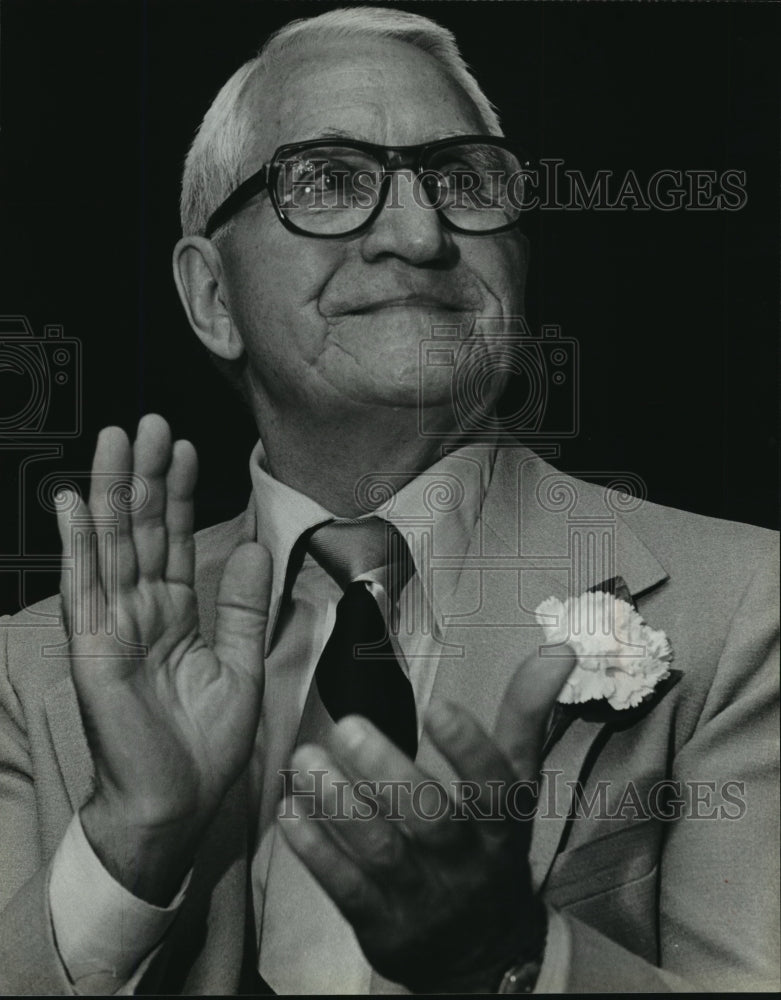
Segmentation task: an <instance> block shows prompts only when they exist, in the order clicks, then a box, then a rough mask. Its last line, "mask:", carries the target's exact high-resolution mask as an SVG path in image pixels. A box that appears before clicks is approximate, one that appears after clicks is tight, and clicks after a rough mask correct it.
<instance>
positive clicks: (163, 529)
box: [89, 414, 198, 599]
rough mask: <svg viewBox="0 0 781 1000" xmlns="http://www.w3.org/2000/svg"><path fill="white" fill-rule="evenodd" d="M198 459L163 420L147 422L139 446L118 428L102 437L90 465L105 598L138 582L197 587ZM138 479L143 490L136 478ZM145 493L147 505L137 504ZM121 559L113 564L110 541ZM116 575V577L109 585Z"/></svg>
mask: <svg viewBox="0 0 781 1000" xmlns="http://www.w3.org/2000/svg"><path fill="white" fill-rule="evenodd" d="M197 475H198V458H197V455H196V452H195V448H194V447H193V446H192V444H190V442H189V441H177V442H176V443H175V444H172V441H171V431H170V429H169V427H168V424H167V423H166V421H165V420H163V418H162V417H160V416H158V415H156V414H148V415H147V416H145V417H142V418H141V420H140V421H139V424H138V431H137V434H136V440H135V442H134V444H133V445H132V447H131V445H130V442H129V441H128V438H127V435H126V434H125V432H124V431H123V430H122V429H121V428H119V427H106V428H104V429H103V430H102V431H101V432H100V434H99V435H98V441H97V445H96V448H95V457H94V459H93V463H92V484H91V489H90V499H89V513H90V515H91V519H92V528H93V530H94V531H95V532H96V534H97V538H98V552H99V564H100V571H101V580H102V584H103V587H104V590H105V592H106V594H107V597H109V599H110V595H111V594H112V593H113V589H114V581H116V584H117V585H118V587H119V589H120V590H126V589H128V588H130V587H133V586H135V584H136V582H137V580H138V578H139V577H141V578H144V579H148V580H157V579H160V578H163V577H164V578H165V579H166V581H168V582H178V583H183V584H185V585H187V586H192V585H193V583H194V577H195V543H194V539H193V526H194V504H193V496H194V493H195V484H196V479H197ZM134 478H135V479H137V480H138V481H139V482H138V485H135V484H133V482H132V480H133V479H134ZM139 489H141V490H142V491H143V495H142V499H143V502H142V503H140V504H136V505H135V507H134V504H133V502H132V498H133V496H134V495H135V494H136V493H137V492H138V490H139ZM114 538H115V539H116V556H115V558H112V555H113V551H112V539H114ZM109 577H111V579H109Z"/></svg>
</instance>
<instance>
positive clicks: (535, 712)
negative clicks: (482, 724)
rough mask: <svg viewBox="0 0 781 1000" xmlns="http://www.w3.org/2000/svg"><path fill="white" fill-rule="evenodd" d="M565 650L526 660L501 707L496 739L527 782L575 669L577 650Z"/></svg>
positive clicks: (537, 655) (535, 775) (536, 766)
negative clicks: (560, 697) (550, 721)
mask: <svg viewBox="0 0 781 1000" xmlns="http://www.w3.org/2000/svg"><path fill="white" fill-rule="evenodd" d="M566 650H568V651H569V652H568V653H567V652H566ZM562 652H563V655H559V656H542V655H540V654H536V655H534V656H530V657H529V658H528V659H527V660H525V661H524V662H523V663H522V664H521V666H520V667H519V669H518V670H517V671H516V673H515V675H514V677H513V678H512V680H511V681H510V683H509V685H508V687H507V691H506V692H505V696H504V698H503V699H502V704H501V706H500V709H499V716H498V719H497V722H496V726H495V728H494V740H495V741H496V744H497V746H498V747H499V748H500V749H501V750H502V751H503V752H504V753H505V754H506V755H507V757H508V758H509V760H510V761H511V762H512V765H513V769H514V771H515V774H516V776H517V777H518V778H520V779H522V780H525V781H533V780H534V779H536V777H537V772H538V771H539V768H540V763H541V761H540V758H541V754H542V745H543V741H544V739H545V729H546V726H547V723H548V718H549V716H550V713H551V711H552V709H553V706H554V704H555V702H556V697H557V695H558V694H559V692H560V691H561V689H562V687H563V686H564V682H565V681H566V680H567V678H568V677H569V675H570V674H571V673H572V671H573V670H574V668H575V661H576V657H575V653H574V651H573V650H572V649H571V648H570V647H569V646H566V647H564V650H563V651H562Z"/></svg>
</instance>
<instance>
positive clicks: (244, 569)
mask: <svg viewBox="0 0 781 1000" xmlns="http://www.w3.org/2000/svg"><path fill="white" fill-rule="evenodd" d="M522 165H523V164H522V159H521V158H520V156H519V154H517V152H516V151H515V150H514V149H513V147H512V145H511V144H510V143H508V142H506V141H505V140H504V139H502V137H501V131H500V128H499V124H498V121H497V119H496V116H495V114H494V113H493V111H492V109H491V107H490V105H489V103H488V101H487V100H486V98H485V97H484V95H483V94H482V92H481V91H480V89H479V88H478V86H477V84H476V82H475V80H474V79H473V77H472V76H471V75H470V74H469V72H468V71H467V69H466V67H465V65H464V63H463V61H462V60H461V58H460V56H459V55H458V51H457V49H456V47H455V44H454V42H453V39H452V37H451V36H450V35H449V34H448V33H447V32H446V31H444V30H443V29H441V28H440V27H438V26H437V25H435V24H434V23H433V22H431V21H428V20H426V19H424V18H421V17H418V16H416V15H414V14H408V13H402V12H398V11H391V10H385V9H359V8H353V9H351V10H347V11H332V12H329V13H327V14H323V15H321V16H320V17H316V18H313V19H311V20H308V21H306V22H298V23H294V24H291V25H289V26H288V27H287V28H285V29H283V30H282V31H281V32H280V33H278V34H277V35H276V36H274V37H273V38H272V39H271V40H270V41H269V42H268V43H267V45H266V46H265V48H264V49H263V50H262V52H261V54H260V55H259V57H258V58H257V59H255V60H252V61H251V62H249V63H248V64H247V65H245V66H244V67H242V68H241V69H240V70H239V71H238V72H237V73H236V74H235V75H234V76H233V77H232V78H231V79H230V80H229V81H228V83H227V84H226V85H225V86H224V87H223V89H222V91H221V92H220V94H219V95H218V96H217V98H216V100H215V102H214V104H213V105H212V107H211V108H210V110H209V111H208V113H207V115H206V117H205V119H204V122H203V124H202V126H201V129H200V131H199V132H198V135H197V137H196V139H195V141H194V143H193V146H192V149H191V151H190V154H189V157H188V160H187V165H186V168H185V175H184V183H183V194H182V219H183V227H184V237H183V238H182V240H180V242H179V243H178V245H177V247H176V251H175V254H174V265H175V277H176V282H177V287H178V289H179V293H180V296H181V299H182V302H183V304H184V308H185V310H186V313H187V316H188V319H189V321H190V324H191V325H192V327H193V329H194V331H195V332H196V334H197V335H198V337H199V338H200V339H201V341H202V342H203V343H204V344H205V345H206V346H207V348H208V349H209V350H210V351H211V352H212V354H213V355H214V356H215V359H216V360H217V362H218V363H219V364H220V366H221V367H223V368H224V369H225V371H226V374H228V376H229V377H230V378H232V379H233V380H234V381H235V382H236V384H237V386H238V388H239V389H240V391H241V392H242V393H243V394H244V396H245V398H246V400H247V401H248V402H249V404H250V406H251V408H252V410H253V413H254V415H255V418H256V421H257V425H258V430H259V433H260V443H259V445H258V446H257V449H256V450H255V452H254V453H253V455H252V459H251V466H250V470H251V476H252V485H253V495H252V500H251V503H250V506H249V509H248V511H247V513H246V515H244V516H243V517H241V518H239V519H237V520H236V521H233V522H230V523H228V524H224V525H218V526H216V527H215V528H212V529H209V530H207V531H206V532H203V533H201V534H200V535H198V536H197V537H196V538H195V539H194V538H193V534H192V521H193V515H192V497H193V489H194V483H195V477H196V456H195V451H194V449H193V447H192V446H191V445H190V444H188V443H187V442H183V441H178V442H176V443H172V441H171V437H170V433H169V430H168V427H167V425H166V424H165V422H164V421H163V420H162V419H161V418H159V417H156V416H148V417H145V418H144V419H143V420H142V421H141V423H140V424H139V427H138V432H137V436H136V438H135V441H134V443H133V444H132V445H131V444H130V443H129V441H128V439H127V437H126V436H125V434H124V433H123V432H122V431H120V430H118V429H116V428H109V429H107V430H105V431H104V432H103V433H102V434H101V435H100V438H99V440H98V445H97V449H96V453H95V459H94V465H93V486H92V490H91V494H90V498H89V503H88V504H86V503H84V502H83V501H81V500H80V499H78V498H76V497H74V496H72V495H66V494H63V495H62V497H61V499H62V501H63V505H62V511H61V513H60V526H61V532H62V537H63V544H64V549H65V561H64V571H63V577H62V605H61V606H60V605H59V604H57V603H56V602H48V603H46V604H45V605H44V606H43V607H38V608H32V609H29V610H28V611H27V612H23V613H22V614H21V615H19V616H17V617H16V618H14V619H12V620H9V621H8V622H7V623H6V625H7V627H6V628H5V629H4V636H3V638H4V646H3V648H4V666H3V670H2V673H0V697H2V715H1V716H0V795H1V796H2V799H1V801H2V816H3V820H2V828H1V829H0V838H2V840H1V841H0V865H2V873H3V874H2V881H1V882H0V893H1V894H2V896H1V897H0V898H1V902H2V906H3V910H2V915H1V916H0V986H1V987H2V989H3V991H5V992H14V991H16V992H22V993H61V994H68V993H85V992H86V993H89V992H93V993H95V992H98V993H111V992H117V991H120V992H124V993H132V992H165V993H189V994H193V993H195V994H203V993H236V992H263V991H269V990H270V991H274V992H280V993H286V992H302V993H318V992H322V993H351V992H377V993H386V992H388V993H393V992H403V991H404V990H409V991H413V992H463V991H468V992H532V991H534V990H536V991H539V992H564V991H573V992H595V991H602V992H611V991H613V992H616V991H629V992H632V991H637V992H649V991H655V990H679V989H681V990H683V989H692V988H693V989H713V988H714V987H715V988H720V989H723V988H746V989H771V988H773V987H774V985H775V975H776V973H775V971H774V965H773V955H774V948H773V940H774V938H773V933H772V929H771V928H770V926H769V923H771V922H772V919H773V913H774V910H775V907H774V905H773V890H772V888H771V886H772V884H773V878H772V873H773V870H774V867H775V866H776V864H777V852H776V850H775V848H774V845H773V841H774V839H775V818H774V817H775V805H774V789H775V779H774V775H775V772H774V769H773V758H774V750H775V731H774V723H773V708H774V695H773V685H774V682H775V675H776V670H775V667H774V665H773V656H774V653H775V651H776V646H775V642H776V636H777V632H776V625H775V621H774V615H773V606H774V594H775V587H776V582H775V579H774V575H773V574H774V570H775V559H773V558H772V555H773V553H772V549H773V547H774V544H775V539H774V536H773V535H771V534H770V533H769V532H764V531H761V530H760V529H755V528H750V527H747V526H742V525H734V524H733V525H728V524H725V523H724V522H716V521H713V520H710V519H705V518H701V517H695V516H693V515H689V514H683V513H681V512H677V511H673V510H668V509H662V508H659V507H655V506H653V505H650V504H640V503H638V504H635V505H631V504H626V503H625V502H624V501H625V498H624V501H622V499H621V497H620V496H618V495H616V494H613V493H611V492H610V491H604V490H602V489H599V488H597V487H594V486H589V485H587V484H585V483H580V482H578V481H576V480H571V479H568V478H567V477H564V476H562V475H560V474H557V473H556V472H555V470H553V469H552V468H551V467H550V466H548V465H546V464H545V463H544V462H543V461H542V460H541V459H540V458H539V457H537V456H535V455H534V454H532V453H531V452H529V451H527V450H526V449H523V448H520V447H516V446H506V447H499V444H498V443H497V442H498V441H499V439H500V438H501V433H500V432H501V423H500V422H497V421H495V420H493V419H492V418H493V412H494V408H495V406H496V403H497V401H498V399H499V396H500V394H501V392H502V390H503V388H504V384H505V374H503V373H505V372H506V365H505V364H504V363H503V361H502V359H503V357H504V355H503V353H502V352H503V351H505V350H506V343H507V332H508V330H510V329H516V328H517V320H518V317H519V316H521V314H522V295H523V278H524V271H525V266H526V245H525V242H524V240H523V238H522V237H521V236H520V235H519V233H518V230H517V227H516V223H517V221H518V217H519V214H520V208H519V203H518V200H517V199H516V198H514V197H513V196H512V191H513V183H514V181H515V180H516V179H517V177H518V176H519V174H520V172H521V170H522ZM437 331H446V332H447V331H449V334H448V336H449V337H450V338H451V339H450V340H447V337H445V339H444V340H440V341H439V342H438V344H439V356H440V362H441V363H433V364H428V363H427V362H425V361H423V360H422V359H423V353H422V348H423V346H424V345H425V344H426V342H428V341H429V340H432V335H433V337H434V339H436V335H437ZM453 338H455V340H456V347H455V348H453V345H452V342H451V341H452V339H453ZM443 345H444V346H443ZM448 345H449V346H448ZM435 347H437V345H436V344H435ZM435 353H436V351H435ZM454 355H457V358H454ZM454 365H455V373H454ZM424 369H425V371H424ZM459 371H461V372H463V371H472V372H473V373H474V372H477V381H478V384H479V386H480V391H479V392H476V393H472V394H471V395H468V394H466V395H465V394H464V392H462V391H461V389H460V388H459V383H458V379H457V378H456V374H457V373H458V372H459ZM454 379H455V381H454ZM423 383H425V393H423V392H422V391H421V386H422V384H423ZM454 386H455V390H454ZM504 443H505V444H506V442H504ZM131 477H132V484H133V485H134V486H135V487H137V488H138V489H140V490H141V492H142V502H140V503H138V504H136V505H135V506H134V505H133V504H130V505H126V504H122V503H119V504H118V503H116V494H115V487H116V484H117V480H119V481H122V482H124V481H128V480H130V479H131ZM562 496H565V497H566V498H569V499H568V502H567V503H562ZM622 502H624V506H625V507H626V510H625V511H624V512H623V513H622V512H620V508H621V504H622ZM606 592H607V593H609V594H614V595H615V596H616V597H618V598H621V599H623V601H624V603H623V605H621V606H622V607H624V608H627V605H631V604H635V605H636V607H637V608H638V609H639V611H640V612H641V613H642V615H643V617H644V618H646V619H647V620H648V622H649V623H650V624H651V625H652V626H653V627H654V629H663V630H664V632H665V633H666V636H667V637H668V638H669V641H670V643H671V644H672V651H673V656H674V659H673V661H672V666H673V669H671V670H668V669H666V668H665V670H664V673H663V674H662V675H661V676H662V678H663V679H662V680H661V682H660V683H659V684H657V685H656V686H654V685H653V684H650V683H649V685H648V687H647V689H643V688H641V689H639V690H638V692H636V693H637V697H636V698H635V697H631V698H629V700H628V701H627V702H626V705H627V706H628V707H623V708H620V706H619V708H620V710H619V709H617V708H616V707H614V705H613V704H612V703H611V704H605V703H601V702H598V703H596V705H595V704H593V703H591V702H589V703H588V704H587V705H586V706H581V705H577V704H576V705H572V704H570V705H561V704H557V696H559V695H560V692H561V690H562V687H563V685H564V684H565V681H566V680H567V679H568V678H570V676H571V675H572V672H573V669H574V668H575V665H576V661H575V650H574V649H573V646H572V645H570V644H567V643H566V642H564V641H563V640H562V639H561V636H564V637H565V638H566V637H568V633H567V625H568V624H569V625H570V626H571V625H572V621H571V620H570V621H569V622H567V621H564V622H562V621H559V622H558V624H559V625H560V626H561V627H562V628H563V629H564V631H563V632H562V633H561V636H560V639H559V641H558V643H557V644H554V645H548V646H546V645H545V640H544V635H543V632H542V630H541V628H540V627H539V625H538V622H537V618H536V617H535V615H534V609H535V608H536V607H537V606H538V604H539V603H540V602H541V601H542V600H543V599H545V598H547V597H549V596H551V595H552V596H554V597H558V598H561V599H562V600H564V599H566V598H567V597H573V598H575V597H577V595H580V594H582V593H590V594H591V595H592V598H593V601H592V603H594V602H595V601H597V598H598V597H599V601H600V602H602V603H600V604H599V606H600V607H604V608H610V607H618V606H619V605H612V604H611V603H610V600H609V598H605V597H604V594H605V593H606ZM558 607H559V609H560V611H561V609H562V608H563V606H562V605H558ZM46 613H49V614H52V613H55V614H57V615H58V617H60V618H62V619H64V621H63V626H58V627H57V628H55V629H52V628H50V627H49V628H46V627H43V626H42V625H41V621H42V615H45V614H46ZM561 613H563V611H561ZM627 613H628V609H627ZM550 621H551V623H552V625H554V626H555V625H556V620H555V615H554V616H553V618H551V619H550ZM610 625H611V628H610V629H609V630H608V632H607V633H606V635H607V637H608V638H609V639H611V641H618V642H620V643H623V645H624V646H625V650H624V652H623V654H622V655H624V656H626V657H628V658H629V660H631V659H632V658H633V657H634V658H635V659H636V660H638V661H642V662H643V663H647V657H646V656H645V653H646V652H647V650H646V649H645V648H644V647H643V649H638V644H635V645H634V646H632V645H631V644H630V642H629V640H628V638H627V635H625V634H623V633H619V632H618V631H617V632H616V636H619V638H618V639H614V637H613V636H612V628H613V626H614V625H615V623H614V622H612V621H611V622H610ZM62 627H65V628H67V632H68V638H67V640H66V637H65V634H64V633H63V632H62V631H61V628H62ZM638 627H639V626H638ZM654 634H655V633H654ZM638 635H640V641H639V645H642V643H643V642H650V639H649V635H651V633H647V632H646V633H638ZM569 638H570V639H572V638H573V637H572V635H569ZM611 648H613V649H615V647H614V646H613V647H611ZM668 658H669V657H668ZM586 659H587V658H586ZM663 659H664V657H663ZM666 662H667V661H666V660H665V664H666ZM613 664H614V667H615V661H613ZM586 665H588V664H587V663H586ZM581 667H582V664H581ZM624 674H625V676H626V677H629V676H635V675H637V671H634V672H633V669H632V668H631V666H630V667H627V669H626V670H625V671H624ZM616 683H617V682H616ZM608 686H610V685H608ZM571 688H572V685H571V684H570V689H571ZM652 688H653V690H652ZM611 690H613V691H614V692H615V690H616V686H615V684H613V687H612V688H611ZM613 700H615V699H613ZM535 802H536V809H535ZM443 804H444V805H445V808H441V806H442V805H443ZM535 813H536V817H535ZM533 817H535V818H533Z"/></svg>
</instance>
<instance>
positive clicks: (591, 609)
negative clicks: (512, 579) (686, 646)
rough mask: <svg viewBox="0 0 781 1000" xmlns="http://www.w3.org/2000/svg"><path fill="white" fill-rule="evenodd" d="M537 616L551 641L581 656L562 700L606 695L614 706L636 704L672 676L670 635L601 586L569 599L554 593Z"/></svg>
mask: <svg viewBox="0 0 781 1000" xmlns="http://www.w3.org/2000/svg"><path fill="white" fill-rule="evenodd" d="M535 615H536V617H537V622H538V624H539V625H541V626H542V628H543V631H544V632H545V638H546V639H547V641H548V644H550V645H558V644H560V643H567V644H569V645H570V646H571V647H572V648H573V649H574V651H575V653H576V655H577V663H576V665H575V669H574V670H573V671H572V673H571V674H570V676H569V678H568V679H567V681H566V682H565V684H564V687H563V688H562V689H561V692H560V693H559V697H558V699H557V700H558V701H559V702H560V703H561V704H564V705H578V704H582V703H583V702H586V701H592V700H605V701H607V703H608V705H610V707H611V708H615V709H619V710H621V709H626V708H635V707H636V706H637V705H639V704H640V702H642V701H643V700H644V699H645V698H646V697H647V696H648V695H649V694H651V692H652V691H653V690H654V688H655V687H656V685H657V684H658V683H659V681H662V680H665V679H666V678H667V677H669V675H670V660H671V659H672V649H671V648H670V643H669V641H668V639H667V636H666V635H665V634H664V632H662V631H660V630H659V629H653V628H651V627H650V626H649V625H646V623H645V622H644V621H643V619H642V617H641V616H640V615H639V614H638V612H637V611H636V610H635V608H633V607H632V605H631V604H629V603H628V602H627V601H625V600H622V599H621V598H619V597H614V596H613V595H612V594H609V593H605V592H604V591H601V590H599V591H587V592H586V593H584V594H581V595H580V596H579V597H572V598H569V599H568V600H566V601H560V600H558V598H556V597H549V598H548V599H547V600H545V601H543V602H542V604H540V605H539V607H538V608H537V609H536V611H535Z"/></svg>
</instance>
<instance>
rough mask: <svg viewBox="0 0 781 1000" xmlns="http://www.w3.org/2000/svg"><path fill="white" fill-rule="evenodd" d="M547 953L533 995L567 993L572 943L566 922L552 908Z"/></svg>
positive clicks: (549, 913)
mask: <svg viewBox="0 0 781 1000" xmlns="http://www.w3.org/2000/svg"><path fill="white" fill-rule="evenodd" d="M547 910H548V936H547V938H546V941H545V953H544V955H543V959H542V966H541V967H540V974H539V976H537V982H536V984H535V987H534V989H533V990H532V992H533V993H565V992H566V987H567V981H568V979H569V970H570V962H571V954H572V942H571V940H570V934H569V928H568V927H567V922H566V920H565V919H564V918H563V917H562V915H561V914H560V913H559V912H558V911H557V910H554V909H552V908H551V907H550V906H549V907H547Z"/></svg>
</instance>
